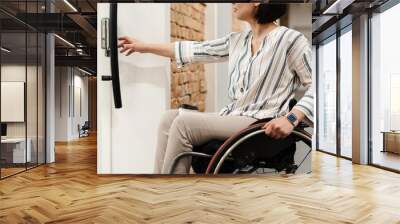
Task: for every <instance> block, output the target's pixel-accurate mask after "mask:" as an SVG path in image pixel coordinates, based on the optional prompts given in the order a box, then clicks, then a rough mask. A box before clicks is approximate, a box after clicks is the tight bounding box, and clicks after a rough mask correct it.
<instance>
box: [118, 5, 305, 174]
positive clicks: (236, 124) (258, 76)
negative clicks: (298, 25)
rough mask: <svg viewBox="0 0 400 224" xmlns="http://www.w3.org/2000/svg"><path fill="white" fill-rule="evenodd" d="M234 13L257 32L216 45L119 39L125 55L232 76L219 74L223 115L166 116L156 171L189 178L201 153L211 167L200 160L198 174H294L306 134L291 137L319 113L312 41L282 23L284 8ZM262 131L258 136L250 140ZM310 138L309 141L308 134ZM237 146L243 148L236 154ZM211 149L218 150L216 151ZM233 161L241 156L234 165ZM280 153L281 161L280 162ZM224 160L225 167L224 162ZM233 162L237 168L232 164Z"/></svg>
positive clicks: (175, 113)
mask: <svg viewBox="0 0 400 224" xmlns="http://www.w3.org/2000/svg"><path fill="white" fill-rule="evenodd" d="M233 11H234V14H235V16H236V18H237V19H239V20H242V21H245V22H247V23H248V24H249V25H250V29H247V30H245V31H243V32H232V33H229V34H228V35H226V36H224V37H222V38H220V39H216V40H208V41H177V42H174V43H168V44H159V43H146V42H142V41H139V40H136V39H134V38H131V37H121V38H119V40H120V44H119V47H120V48H121V53H126V55H130V54H132V53H133V52H139V53H153V54H157V55H160V56H165V57H170V58H173V59H175V60H176V63H177V66H178V68H180V67H182V66H185V65H186V64H189V63H208V62H221V61H229V74H219V75H229V78H230V83H229V97H230V98H231V99H232V102H231V103H230V104H229V105H227V106H226V107H225V108H224V109H222V110H221V111H220V112H219V113H202V112H197V111H193V110H192V111H191V110H186V109H174V110H169V111H167V112H166V113H165V114H164V116H163V117H162V119H161V122H160V126H159V130H158V142H157V148H156V161H155V170H154V172H155V173H161V174H167V173H169V172H174V173H176V174H187V173H189V171H190V168H191V165H192V157H193V160H195V158H194V156H196V155H198V156H200V158H199V159H200V160H201V159H203V160H204V159H205V160H206V161H207V162H206V166H205V167H204V163H200V164H201V165H200V166H202V167H200V168H199V167H198V163H197V165H196V166H193V168H194V170H195V171H196V172H205V171H206V172H207V173H210V172H214V173H218V171H219V172H238V170H245V169H246V167H249V165H251V166H250V168H249V169H248V170H251V171H254V169H256V168H259V167H273V168H275V169H277V170H282V169H286V171H288V170H290V166H289V165H290V164H293V161H292V160H293V155H292V154H294V151H293V150H295V149H293V147H294V144H295V142H296V140H298V137H299V136H300V138H301V136H302V133H298V135H296V136H297V137H296V136H294V135H291V134H292V133H293V131H294V129H295V127H297V126H298V125H299V123H300V122H301V121H303V120H312V116H313V113H312V111H313V95H312V90H311V83H312V80H311V69H310V60H311V48H310V43H309V41H308V40H307V39H306V37H305V36H304V35H303V34H301V33H300V32H298V31H295V30H292V29H289V28H287V27H284V26H279V25H277V23H276V22H275V21H276V20H278V19H279V18H280V17H282V16H283V15H284V14H285V13H286V6H285V5H281V4H267V3H236V4H233ZM300 86H303V87H305V88H304V89H306V92H305V94H304V96H303V97H302V98H301V99H300V100H299V101H298V102H297V103H296V105H294V106H293V108H289V103H290V101H291V99H293V98H294V96H295V90H296V89H297V88H298V87H300ZM249 125H250V126H249ZM260 132H262V133H263V134H262V135H260V134H259V133H260ZM296 133H297V132H296ZM256 134H257V136H259V137H257V138H252V140H251V141H246V140H245V139H250V138H251V136H253V137H254V136H255V135H256ZM232 136H233V137H232ZM303 137H304V135H303ZM266 138H267V140H266ZM304 138H307V139H309V136H305V137H304ZM226 139H228V140H226ZM225 140H226V141H225ZM265 141H268V144H270V146H271V147H272V148H279V149H282V150H278V151H276V150H275V151H273V150H268V149H265V144H266V142H265ZM238 143H241V145H242V146H241V147H239V148H242V149H241V150H235V151H233V148H234V147H237V146H236V145H238ZM212 144H214V145H215V144H216V145H217V147H214V149H212V148H213V147H210V145H212ZM221 145H222V146H221ZM260 145H262V147H261V148H262V149H260ZM199 146H201V147H202V150H207V147H209V148H211V151H213V152H210V153H205V152H204V151H202V152H196V151H197V150H196V149H198V148H199ZM218 148H219V149H218ZM221 148H222V149H221ZM216 149H218V151H217V152H215V150H216ZM249 149H250V150H251V152H250V151H249ZM229 150H230V151H229ZM243 152H244V153H243ZM186 155H189V156H186ZM288 155H289V156H288ZM211 156H212V158H207V157H211ZM232 156H233V157H234V158H239V159H234V161H233V162H232V160H230V157H232ZM277 156H279V158H280V159H278V160H277V159H276V158H277ZM201 157H205V158H201ZM260 157H262V158H263V159H260ZM286 157H287V158H286ZM210 161H211V162H210ZM220 161H226V163H224V164H223V165H221V164H222V162H220ZM229 161H231V162H232V164H230V165H229ZM285 161H286V162H285ZM265 163H270V165H266V164H265ZM263 164H264V165H263ZM271 164H275V165H271ZM282 164H284V165H282ZM288 164H289V165H288Z"/></svg>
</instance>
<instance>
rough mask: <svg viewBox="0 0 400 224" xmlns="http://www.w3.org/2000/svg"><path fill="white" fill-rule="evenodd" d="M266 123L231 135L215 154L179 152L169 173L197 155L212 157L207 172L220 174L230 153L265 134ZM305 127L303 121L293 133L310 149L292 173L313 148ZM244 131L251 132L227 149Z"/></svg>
mask: <svg viewBox="0 0 400 224" xmlns="http://www.w3.org/2000/svg"><path fill="white" fill-rule="evenodd" d="M265 123H266V122H263V123H257V124H254V125H251V126H249V127H248V128H246V129H244V130H242V131H241V132H239V133H237V134H235V135H233V136H231V137H230V138H228V139H227V140H226V141H225V142H224V144H223V145H222V146H221V147H220V148H219V149H218V150H217V152H216V153H215V154H214V155H209V154H206V153H200V152H183V153H180V154H178V155H177V156H176V157H175V158H174V160H173V162H172V165H171V167H170V170H169V173H170V174H173V172H174V170H175V168H176V165H177V164H178V162H179V161H180V160H181V159H182V158H186V157H189V156H190V157H194V156H197V157H207V158H211V161H210V162H209V164H208V168H207V171H206V173H205V174H214V175H215V174H218V173H219V171H220V169H221V166H222V164H223V163H224V162H225V160H226V159H227V158H228V155H230V154H231V153H232V152H233V151H234V150H235V149H236V148H237V147H238V146H239V145H240V144H241V143H243V142H244V141H246V140H248V139H250V138H252V137H254V136H256V135H260V134H265V133H264V130H263V129H261V128H262V126H264V124H265ZM304 127H306V125H304V123H301V124H300V125H299V126H298V127H296V128H295V129H294V130H293V132H292V133H291V134H292V135H295V137H297V138H299V139H300V141H302V142H304V143H305V144H306V145H307V146H309V150H308V152H307V153H306V155H305V157H304V158H303V160H302V161H301V162H300V163H299V164H298V165H295V167H292V168H293V170H291V171H290V172H291V173H295V172H296V170H297V169H298V168H299V167H300V166H301V165H302V164H303V162H304V161H305V159H306V158H307V157H308V155H309V154H310V153H311V150H312V149H311V145H312V139H311V137H312V136H311V134H310V133H308V132H307V131H305V130H304ZM243 132H249V133H247V134H245V135H244V136H242V137H240V138H239V139H237V140H236V142H235V143H233V144H232V145H231V146H229V147H228V149H226V150H225V148H224V147H225V145H226V144H227V142H229V141H232V140H234V139H235V138H237V136H240V135H241V134H243ZM296 142H298V141H296ZM221 153H223V154H222V156H220V154H221ZM218 157H220V159H219V160H218ZM215 164H216V166H215ZM214 166H215V169H213V167H214ZM257 169H258V168H256V169H255V170H257ZM251 171H254V170H253V169H252V170H251ZM286 172H288V171H287V170H286ZM249 173H250V172H249Z"/></svg>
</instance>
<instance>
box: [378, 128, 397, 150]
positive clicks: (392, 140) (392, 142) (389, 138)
mask: <svg viewBox="0 0 400 224" xmlns="http://www.w3.org/2000/svg"><path fill="white" fill-rule="evenodd" d="M381 133H382V134H383V150H382V152H393V153H397V154H400V131H382V132H381Z"/></svg>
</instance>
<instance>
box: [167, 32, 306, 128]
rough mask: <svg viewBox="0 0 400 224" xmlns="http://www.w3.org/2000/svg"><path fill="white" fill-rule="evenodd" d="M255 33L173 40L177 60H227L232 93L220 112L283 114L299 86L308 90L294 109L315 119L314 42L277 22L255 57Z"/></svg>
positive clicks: (256, 115) (179, 64)
mask: <svg viewBox="0 0 400 224" xmlns="http://www.w3.org/2000/svg"><path fill="white" fill-rule="evenodd" d="M251 40H252V31H251V29H250V30H246V31H243V32H233V33H230V34H228V35H226V36H225V37H222V38H220V39H216V40H209V41H178V42H175V45H174V46H175V49H174V51H175V60H176V63H177V67H178V68H180V67H182V66H184V65H185V64H188V63H195V62H201V63H206V62H218V61H226V60H229V78H230V83H229V97H230V98H231V99H232V103H230V104H229V105H227V106H226V107H225V108H223V109H222V110H221V112H220V115H239V116H249V117H253V118H256V119H262V118H272V117H278V116H283V115H285V114H287V113H288V112H289V101H290V99H292V98H294V96H295V91H296V89H297V88H299V87H301V86H303V88H305V89H306V92H305V94H304V96H302V97H301V99H300V100H299V101H298V102H297V104H296V105H295V107H294V108H296V109H298V110H300V111H302V112H303V113H304V114H305V116H306V118H308V119H309V120H311V121H312V120H313V110H314V109H313V108H314V107H313V104H314V103H313V102H314V100H313V94H312V89H311V85H312V79H311V67H310V60H311V46H310V42H309V41H308V40H307V38H306V37H305V36H304V35H303V34H301V33H300V32H298V31H295V30H292V29H289V28H287V27H284V26H279V27H277V28H275V29H273V30H272V31H271V32H270V33H268V34H267V35H266V36H265V38H264V39H263V41H262V43H261V45H260V48H259V49H258V51H257V52H256V53H255V54H254V55H252V51H251Z"/></svg>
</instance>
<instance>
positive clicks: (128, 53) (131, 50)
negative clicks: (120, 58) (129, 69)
mask: <svg viewBox="0 0 400 224" xmlns="http://www.w3.org/2000/svg"><path fill="white" fill-rule="evenodd" d="M133 52H135V50H133V48H131V49H129V50H128V52H127V53H126V56H129V55H131V54H132V53H133Z"/></svg>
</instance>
